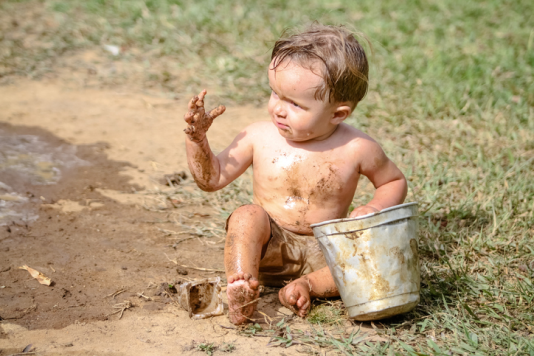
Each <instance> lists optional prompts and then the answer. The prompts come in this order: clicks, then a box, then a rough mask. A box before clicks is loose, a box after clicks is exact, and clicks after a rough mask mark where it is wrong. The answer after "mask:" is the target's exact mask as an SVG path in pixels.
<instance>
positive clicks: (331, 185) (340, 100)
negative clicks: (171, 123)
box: [184, 24, 407, 324]
mask: <svg viewBox="0 0 534 356" xmlns="http://www.w3.org/2000/svg"><path fill="white" fill-rule="evenodd" d="M368 71H369V66H368V63H367V58H366V55H365V52H364V50H363V48H362V46H361V45H360V43H358V41H357V40H356V39H355V37H354V36H353V34H352V33H350V32H349V31H347V30H346V29H345V28H343V27H336V26H324V25H320V24H313V25H311V26H310V27H309V28H308V29H307V30H305V31H304V32H301V33H297V34H294V35H292V36H289V37H286V38H281V39H279V40H278V41H277V42H276V44H275V45H274V49H273V52H272V56H271V62H270V64H269V67H268V76H269V83H270V87H271V89H272V91H271V96H270V99H269V104H268V107H267V109H268V112H269V117H270V121H263V122H257V123H254V124H252V125H250V126H248V127H246V128H245V129H244V130H243V131H241V133H240V134H238V135H237V137H236V138H235V139H234V141H233V142H232V143H231V144H230V146H228V147H227V148H226V149H225V150H224V151H222V152H221V153H220V154H218V155H217V156H215V155H214V154H213V152H212V151H211V149H210V146H209V143H208V140H207V139H206V131H207V130H208V128H209V127H210V125H211V123H212V122H213V120H214V119H215V118H216V117H217V116H219V115H221V114H222V113H223V112H224V111H225V107H224V106H222V105H221V106H219V107H218V108H215V109H213V110H211V111H209V112H207V111H205V109H204V98H205V96H206V90H203V91H202V92H201V93H200V94H199V95H198V96H195V97H193V98H192V99H191V101H190V102H189V111H188V112H187V113H186V114H185V117H184V118H185V121H186V122H187V124H188V126H187V128H186V129H185V133H186V150H187V159H188V164H189V169H190V170H191V173H192V175H193V177H194V179H195V181H196V183H197V184H198V186H199V187H200V188H201V189H203V190H205V191H210V192H211V191H216V190H218V189H221V188H223V187H225V186H226V185H228V184H229V183H230V182H232V181H233V180H234V179H236V178H237V177H239V176H240V175H241V174H242V173H243V172H244V171H245V170H246V169H247V168H248V167H249V166H250V165H253V190H254V197H253V204H250V205H244V206H241V207H240V208H238V209H236V210H235V211H234V212H233V213H232V215H231V216H230V217H229V218H228V220H227V223H226V231H227V236H226V244H225V249H224V264H225V270H226V277H227V280H228V287H227V295H228V307H229V317H230V321H231V322H232V323H234V324H242V323H244V322H246V321H247V320H248V319H249V318H250V316H251V315H252V313H253V312H254V310H255V308H256V304H257V300H258V298H259V286H260V284H264V285H271V286H284V284H285V283H287V282H288V281H289V283H287V284H286V285H285V286H284V287H283V288H282V289H281V290H280V292H279V298H280V302H281V303H282V304H283V305H285V306H286V307H288V308H289V309H291V310H293V311H294V312H295V313H296V314H297V315H299V316H301V317H304V316H305V315H306V314H307V312H308V310H309V308H310V301H311V298H313V297H321V298H324V297H333V296H338V295H339V292H338V290H337V288H336V285H335V283H334V280H333V277H332V275H331V273H330V270H329V269H328V267H327V266H326V262H325V259H324V257H323V255H322V252H321V250H320V249H319V246H318V244H317V242H316V240H315V238H314V237H313V232H312V230H311V228H310V224H314V223H319V222H322V221H325V220H332V219H339V218H344V217H346V216H347V213H348V210H349V206H350V204H351V201H352V199H353V197H354V193H355V191H356V187H357V185H358V179H359V177H360V175H362V174H363V175H364V176H366V177H367V178H369V180H370V181H371V182H372V183H373V185H374V187H375V188H376V191H375V194H374V196H373V199H371V201H369V202H368V203H367V204H366V205H363V206H360V207H358V208H356V209H354V211H352V213H351V214H350V217H356V216H360V215H366V214H369V213H375V212H379V211H380V210H382V209H384V208H388V207H391V206H394V205H397V204H401V203H402V202H403V201H404V198H405V197H406V191H407V184H406V179H405V178H404V175H403V174H402V173H401V171H400V170H399V169H398V168H397V167H396V166H395V164H394V163H393V162H391V161H390V160H389V159H388V157H386V155H385V154H384V151H383V150H382V148H381V147H380V145H379V144H378V143H377V142H376V141H375V140H373V139H372V138H371V137H369V136H367V135H366V134H365V133H363V132H361V131H360V130H358V129H356V128H354V127H351V126H349V125H347V124H345V123H344V122H343V121H344V120H345V119H347V118H348V117H349V116H350V114H351V113H352V111H353V110H354V109H355V108H356V106H357V105H358V103H359V102H360V100H362V99H363V97H364V96H365V94H366V92H367V86H368Z"/></svg>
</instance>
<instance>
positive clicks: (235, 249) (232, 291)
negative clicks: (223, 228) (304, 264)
mask: <svg viewBox="0 0 534 356" xmlns="http://www.w3.org/2000/svg"><path fill="white" fill-rule="evenodd" d="M270 236H271V226H270V223H269V217H268V215H267V213H266V212H265V210H263V208H262V207H260V206H259V205H244V206H242V207H240V208H238V209H236V210H235V211H234V212H233V214H232V216H231V217H230V220H229V221H228V232H227V234H226V245H225V247H224V265H225V269H226V278H227V280H228V287H227V289H226V293H227V295H228V309H229V314H228V316H229V318H230V321H231V322H232V323H233V324H236V325H238V324H243V323H245V322H247V321H248V318H249V317H250V316H251V315H252V313H254V310H255V309H256V304H257V301H256V302H254V301H255V300H256V299H258V297H259V294H260V292H259V288H258V287H259V282H258V271H259V267H260V259H261V253H262V249H263V247H264V246H265V245H266V244H267V243H268V242H269V238H270Z"/></svg>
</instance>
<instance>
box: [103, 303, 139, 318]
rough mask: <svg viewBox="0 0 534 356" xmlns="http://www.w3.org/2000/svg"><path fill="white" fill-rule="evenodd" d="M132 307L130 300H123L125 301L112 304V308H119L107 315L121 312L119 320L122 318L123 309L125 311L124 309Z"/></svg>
mask: <svg viewBox="0 0 534 356" xmlns="http://www.w3.org/2000/svg"><path fill="white" fill-rule="evenodd" d="M132 307H133V304H132V302H130V301H129V300H125V301H124V302H122V303H119V304H115V305H114V306H113V308H114V309H119V310H117V311H116V312H113V313H111V314H108V316H112V315H115V314H117V313H121V314H120V315H119V320H120V319H121V318H122V314H124V311H125V310H126V309H130V308H132Z"/></svg>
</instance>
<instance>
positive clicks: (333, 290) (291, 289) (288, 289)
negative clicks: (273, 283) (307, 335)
mask: <svg viewBox="0 0 534 356" xmlns="http://www.w3.org/2000/svg"><path fill="white" fill-rule="evenodd" d="M337 296H339V291H338V290H337V287H336V284H335V282H334V278H333V277H332V274H331V273H330V270H329V269H328V267H324V268H321V269H320V270H317V271H315V272H312V273H309V274H307V275H305V276H302V277H300V278H299V279H296V280H294V281H293V282H291V283H289V284H288V285H287V286H285V287H284V288H282V289H280V292H279V293H278V298H279V299H280V303H282V304H283V305H285V306H286V307H287V308H289V309H291V310H292V311H293V312H294V313H295V314H297V315H298V316H300V317H302V318H303V317H305V316H306V315H307V314H308V311H309V309H310V305H311V298H312V297H313V298H327V297H337Z"/></svg>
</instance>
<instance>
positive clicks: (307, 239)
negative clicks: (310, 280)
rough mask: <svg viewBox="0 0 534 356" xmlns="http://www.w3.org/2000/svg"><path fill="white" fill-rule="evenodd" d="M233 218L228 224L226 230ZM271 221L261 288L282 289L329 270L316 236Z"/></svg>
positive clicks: (261, 273)
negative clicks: (289, 229) (306, 276)
mask: <svg viewBox="0 0 534 356" xmlns="http://www.w3.org/2000/svg"><path fill="white" fill-rule="evenodd" d="M230 216H232V215H230ZM230 216H229V217H228V220H226V230H228V221H229V220H230ZM269 221H270V223H271V238H270V240H269V242H268V243H267V248H266V250H265V254H264V255H263V257H262V259H261V261H260V274H259V281H260V284H263V285H266V286H272V287H282V286H284V285H285V284H286V283H287V282H288V281H290V280H293V279H297V278H299V277H300V276H303V275H305V274H308V273H311V272H314V271H317V270H318V269H321V268H323V267H326V260H325V259H324V256H323V252H322V251H321V249H320V248H319V244H318V242H317V239H316V238H315V237H314V236H307V235H299V234H296V233H294V232H291V231H288V230H286V229H284V228H282V227H280V226H278V224H277V223H276V222H274V220H273V219H271V217H270V216H269Z"/></svg>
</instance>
